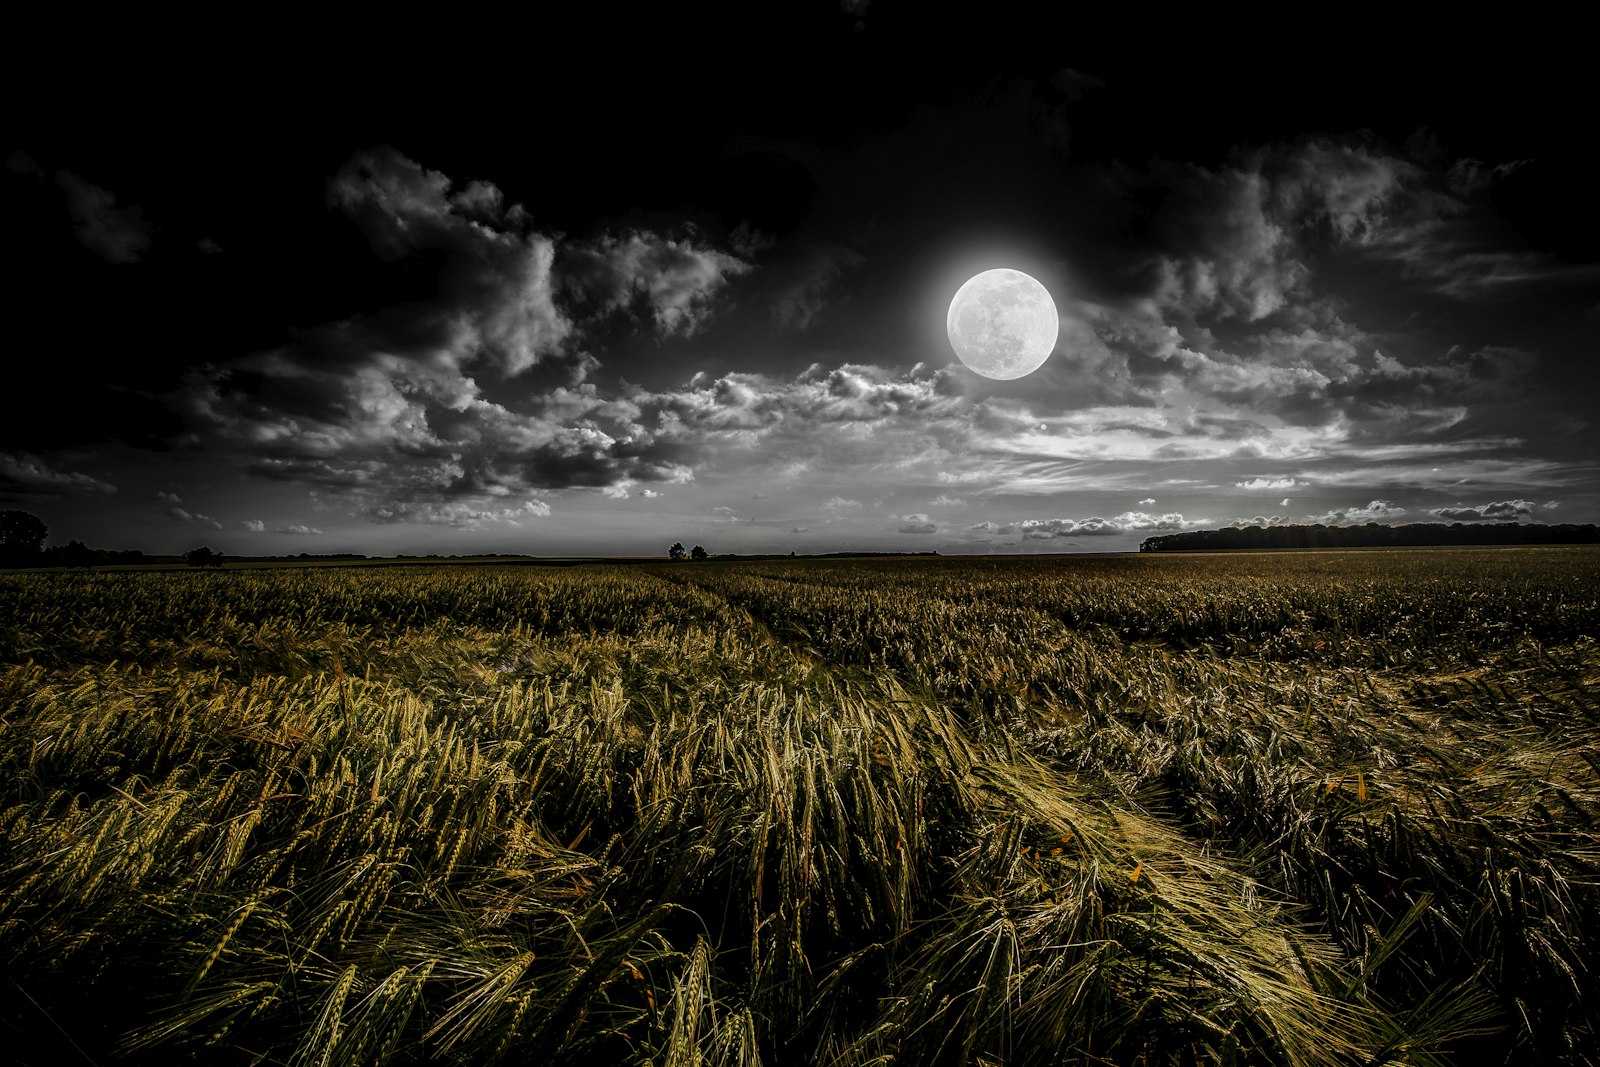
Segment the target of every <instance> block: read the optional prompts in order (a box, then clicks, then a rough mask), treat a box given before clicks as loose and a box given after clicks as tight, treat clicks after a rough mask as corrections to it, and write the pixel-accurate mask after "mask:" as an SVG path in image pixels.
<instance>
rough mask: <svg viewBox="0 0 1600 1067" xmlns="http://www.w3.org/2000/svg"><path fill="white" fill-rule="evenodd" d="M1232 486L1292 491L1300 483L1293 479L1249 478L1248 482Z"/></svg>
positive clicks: (1235, 483) (1236, 483)
mask: <svg viewBox="0 0 1600 1067" xmlns="http://www.w3.org/2000/svg"><path fill="white" fill-rule="evenodd" d="M1233 484H1234V485H1236V486H1238V487H1239V488H1240V489H1293V488H1294V487H1295V486H1297V485H1299V484H1301V483H1300V482H1298V481H1296V480H1295V479H1293V478H1251V479H1250V480H1249V481H1244V482H1234V483H1233Z"/></svg>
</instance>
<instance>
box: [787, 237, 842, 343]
mask: <svg viewBox="0 0 1600 1067" xmlns="http://www.w3.org/2000/svg"><path fill="white" fill-rule="evenodd" d="M861 261H862V257H861V256H860V254H859V253H856V252H853V251H851V250H850V249H848V248H845V247H844V246H843V245H837V244H831V243H826V242H823V243H813V244H810V245H807V246H806V247H805V248H804V249H803V251H802V252H801V254H800V256H799V259H798V262H794V263H790V264H787V265H774V266H772V267H771V268H770V269H772V270H773V271H775V272H780V271H781V272H783V273H784V274H786V276H787V277H786V278H785V280H784V281H783V283H782V284H781V285H780V287H779V288H778V289H777V291H776V292H775V293H774V295H773V296H772V317H773V320H774V321H776V322H777V324H778V325H779V326H782V327H785V328H788V329H793V330H799V331H804V330H808V329H810V328H811V327H812V326H814V325H815V324H816V323H817V321H818V319H820V318H821V316H822V313H823V311H824V310H825V309H826V308H827V307H828V306H829V304H830V303H833V302H835V301H834V293H835V290H836V289H837V287H838V283H839V281H840V279H841V278H842V277H843V276H844V274H845V272H846V271H847V270H849V269H850V268H851V267H854V266H856V265H857V264H859V263H860V262H861Z"/></svg>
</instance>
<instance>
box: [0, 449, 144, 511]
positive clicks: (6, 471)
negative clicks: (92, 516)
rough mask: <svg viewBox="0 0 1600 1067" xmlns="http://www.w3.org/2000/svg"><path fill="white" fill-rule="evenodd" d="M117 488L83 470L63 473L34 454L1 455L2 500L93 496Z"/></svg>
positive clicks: (0, 488) (112, 491)
mask: <svg viewBox="0 0 1600 1067" xmlns="http://www.w3.org/2000/svg"><path fill="white" fill-rule="evenodd" d="M116 491H117V488H116V486H114V485H111V484H110V483H109V482H104V481H101V480H100V479H99V478H95V477H92V476H91V475H88V474H84V473H82V472H80V471H70V470H62V469H60V468H59V467H57V466H56V465H54V464H52V463H51V462H50V461H48V460H46V459H43V458H41V457H39V456H36V455H34V454H33V453H31V452H0V499H15V498H17V497H20V496H94V495H98V494H101V493H115V492H116Z"/></svg>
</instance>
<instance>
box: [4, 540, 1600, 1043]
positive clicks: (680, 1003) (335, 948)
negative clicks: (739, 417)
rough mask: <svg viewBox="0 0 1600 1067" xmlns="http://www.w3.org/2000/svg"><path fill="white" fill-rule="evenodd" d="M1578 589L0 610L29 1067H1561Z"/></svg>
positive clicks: (1350, 582) (21, 591)
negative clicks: (1493, 1066) (190, 1066)
mask: <svg viewBox="0 0 1600 1067" xmlns="http://www.w3.org/2000/svg"><path fill="white" fill-rule="evenodd" d="M1597 636H1600V551H1597V550H1594V549H1583V548H1539V549H1485V550H1439V551H1432V550H1394V551H1388V550H1358V551H1346V552H1290V553H1279V554H1241V555H1228V556H1223V555H1179V556H1152V555H1143V556H1128V557H1078V558H1073V557H1054V558H1046V559H1033V560H1030V559H1023V558H1005V559H997V558H979V559H960V558H954V559H917V560H900V561H895V560H872V561H848V560H829V561H796V562H759V563H754V562H752V563H728V564H719V563H714V562H713V563H682V564H672V565H669V564H661V565H639V566H585V567H572V568H561V569H553V568H550V569H547V568H538V567H515V566H504V567H489V566H479V567H471V568H467V567H452V566H445V565H440V566H418V567H414V568H412V567H407V568H398V567H397V568H387V569H354V568H353V569H316V570H295V569H284V570H264V569H257V570H248V571H244V570H240V571H234V570H222V571H220V572H211V573H198V572H197V573H145V574H87V573H86V574H12V575H0V841H3V844H0V970H3V974H4V977H3V978H0V1042H3V1048H4V1049H5V1052H6V1054H7V1055H10V1056H13V1057H14V1058H15V1059H16V1061H17V1062H20V1063H32V1064H41V1065H42V1064H52V1065H54V1064H70V1063H86V1062H87V1063H96V1064H99V1063H140V1064H170V1063H182V1062H197V1063H207V1064H209V1063H231V1064H308V1065H309V1064H380V1063H382V1064H413V1063H419V1064H420V1063H461V1064H476V1063H491V1062H497V1061H505V1062H518V1063H520V1062H540V1063H548V1064H569V1063H570V1064H590V1063H593V1064H610V1063H618V1064H623V1063H628V1064H646V1063H649V1064H661V1065H667V1064H670V1065H689V1064H702V1063H706V1064H756V1063H762V1064H767V1065H769V1067H780V1065H790V1064H794V1065H799V1064H832V1063H837V1064H890V1063H894V1064H945V1063H949V1064H961V1063H970V1064H987V1065H998V1064H1067V1063H1071V1064H1078V1063H1081V1064H1086V1065H1087V1064H1096V1065H1104V1064H1115V1065H1118V1067H1133V1065H1136V1064H1138V1065H1155V1064H1192V1063H1208V1064H1209V1063H1217V1064H1239V1065H1243V1064H1306V1065H1314V1064H1371V1065H1376V1064H1384V1063H1412V1064H1430V1063H1499V1062H1507V1063H1542V1064H1556V1063H1573V1064H1578V1063H1593V1062H1596V1057H1597V1055H1600V1053H1597V1043H1600V1038H1597V1035H1596V1023H1595V1019H1596V1018H1597V1016H1600V997H1597V995H1596V992H1595V990H1594V988H1593V981H1592V980H1593V978H1594V974H1595V970H1596V967H1597V964H1600V954H1597V951H1596V946H1597V936H1600V884H1597V873H1600V823H1597V817H1600V643H1597V642H1596V637H1597Z"/></svg>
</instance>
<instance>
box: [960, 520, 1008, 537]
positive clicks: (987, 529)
mask: <svg viewBox="0 0 1600 1067" xmlns="http://www.w3.org/2000/svg"><path fill="white" fill-rule="evenodd" d="M1016 529H1017V528H1016V525H1015V524H1014V523H1009V522H1008V523H1005V524H1004V525H1001V524H1000V523H997V522H975V523H973V524H972V525H971V526H968V527H967V531H968V532H969V533H981V534H995V535H999V534H1008V533H1014V532H1016Z"/></svg>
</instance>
